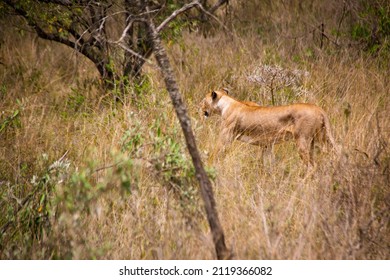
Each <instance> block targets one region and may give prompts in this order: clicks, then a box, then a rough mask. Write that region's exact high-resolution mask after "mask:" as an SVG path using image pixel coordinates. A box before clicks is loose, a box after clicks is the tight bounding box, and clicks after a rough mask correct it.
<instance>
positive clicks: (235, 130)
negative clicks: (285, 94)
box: [201, 90, 337, 165]
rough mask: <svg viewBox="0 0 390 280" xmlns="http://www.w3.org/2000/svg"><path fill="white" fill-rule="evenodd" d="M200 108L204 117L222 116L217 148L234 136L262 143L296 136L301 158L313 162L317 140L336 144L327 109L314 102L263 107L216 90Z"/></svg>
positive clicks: (246, 140)
mask: <svg viewBox="0 0 390 280" xmlns="http://www.w3.org/2000/svg"><path fill="white" fill-rule="evenodd" d="M201 110H202V113H203V114H204V116H205V117H210V116H212V115H213V114H217V115H220V116H221V117H222V124H221V132H220V135H219V145H218V146H219V147H218V149H220V148H221V146H222V147H226V145H227V144H229V143H231V142H232V141H233V140H235V139H237V140H240V141H243V142H246V143H249V144H253V145H262V146H267V145H269V144H273V143H279V142H282V141H289V140H292V139H294V140H295V142H296V144H297V147H298V151H299V155H300V157H301V158H302V160H303V161H304V162H305V163H306V164H307V165H309V164H311V165H313V154H314V142H315V141H319V140H320V141H321V142H323V141H324V140H325V139H326V140H327V141H328V142H330V144H331V145H332V146H333V147H334V148H336V144H335V141H334V139H333V136H332V133H331V129H330V123H329V119H328V117H327V115H326V113H325V111H324V110H323V109H321V108H320V107H318V106H316V105H313V104H306V103H305V104H304V103H299V104H292V105H286V106H274V107H262V106H260V105H258V104H256V103H254V102H250V101H238V100H236V99H234V98H233V97H231V96H229V95H228V94H227V91H226V90H216V91H212V92H211V93H208V94H207V95H206V96H205V98H204V99H203V101H202V102H201ZM336 150H337V148H336Z"/></svg>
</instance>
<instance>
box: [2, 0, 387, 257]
mask: <svg viewBox="0 0 390 280" xmlns="http://www.w3.org/2000/svg"><path fill="white" fill-rule="evenodd" d="M298 2H299V1H298ZM315 2H316V3H317V2H320V1H315ZM336 2H337V1H334V2H331V3H330V4H329V5H314V6H310V5H309V6H307V5H306V4H302V5H301V4H299V3H295V2H294V3H293V4H292V5H289V6H286V7H284V6H283V4H282V3H278V4H272V3H266V4H264V6H261V5H260V6H259V4H255V3H256V1H248V5H252V6H254V7H252V8H250V9H248V7H244V6H242V5H241V4H235V5H233V6H231V7H230V8H229V9H230V10H228V11H227V12H229V13H227V14H226V15H221V16H222V17H223V18H225V19H226V21H227V23H226V24H227V25H228V26H230V27H231V28H232V30H233V32H235V34H236V35H235V37H234V38H231V37H230V35H226V34H224V33H223V32H222V31H221V32H215V34H213V35H212V36H208V37H203V36H201V35H199V34H196V33H187V32H185V33H184V34H183V37H182V38H181V39H180V40H179V42H178V43H176V44H172V45H171V44H167V49H168V51H169V53H170V55H171V60H172V62H173V64H174V65H175V73H176V76H177V78H178V81H179V84H180V89H181V92H182V94H183V95H184V97H185V100H186V102H187V105H188V108H189V111H190V115H191V119H192V125H193V128H194V131H195V134H196V137H197V140H198V145H199V148H200V150H201V152H202V155H203V159H204V162H205V163H206V166H207V168H208V172H209V173H210V176H211V177H212V178H213V180H214V181H213V182H214V190H215V196H216V201H217V205H218V211H219V215H220V219H221V223H222V225H223V228H224V230H225V234H226V240H227V245H228V246H229V248H231V249H232V251H233V252H234V255H235V257H236V258H239V259H388V258H389V257H390V254H389V252H390V250H389V246H390V228H389V213H390V211H389V210H390V209H389V208H390V187H389V186H390V152H389V146H388V145H389V139H390V118H389V113H388V112H389V110H390V86H389V84H390V75H389V74H390V73H389V68H388V61H387V62H386V61H384V58H383V56H374V55H369V54H367V53H364V52H360V51H357V50H356V49H353V48H348V47H336V46H334V45H333V43H331V42H329V41H327V40H325V41H324V42H323V44H324V46H322V48H320V44H319V41H318V40H319V39H318V37H316V36H317V35H318V34H317V35H316V34H315V35H314V36H313V34H312V33H308V34H307V33H305V32H306V31H307V30H309V29H311V27H310V26H312V25H315V24H317V23H318V20H319V18H318V16H319V15H321V18H320V19H323V20H324V21H326V22H327V24H328V25H327V28H329V29H330V28H331V27H332V26H334V27H335V28H337V26H338V20H337V19H338V18H339V17H337V16H339V15H340V13H341V10H340V8H339V7H338V6H337V5H336ZM305 3H306V2H305ZM260 8H261V9H260ZM267 9H268V10H267ZM224 12H225V11H224ZM332 14H333V15H335V17H334V19H331V17H330V15H332ZM261 20H264V22H261ZM243 21H249V23H245V22H244V23H243ZM1 24H2V25H4V26H6V25H7V24H8V25H7V26H9V31H4V30H3V31H2V44H1V47H0V57H1V62H2V65H0V69H1V70H0V81H1V92H0V94H1V96H0V98H1V103H0V111H1V118H0V120H1V122H0V124H1V125H3V126H4V129H3V130H2V131H1V132H0V133H1V134H0V187H1V189H0V194H1V201H0V210H1V218H0V228H2V229H5V230H4V232H2V235H1V237H0V248H1V250H0V252H1V253H0V258H2V259H20V258H21V259H26V258H27V259H30V258H32V259H57V258H59V259H67V258H72V259H95V258H96V259H213V258H215V256H214V249H213V248H214V247H213V243H212V238H211V235H210V232H209V228H208V224H207V221H206V219H205V216H204V211H203V205H202V201H201V200H200V199H199V198H198V196H199V195H198V192H197V183H196V180H195V178H194V175H193V170H192V167H191V164H190V159H189V156H188V155H187V153H186V151H185V148H184V144H183V139H182V136H181V132H180V128H179V126H178V123H177V121H176V117H175V114H174V111H173V108H172V106H171V104H170V101H169V97H168V95H167V93H166V91H165V90H164V87H163V82H162V81H161V77H160V75H159V73H158V71H157V70H156V69H155V68H153V67H151V66H147V68H145V69H144V70H145V76H144V79H143V81H142V82H141V83H140V84H139V85H137V86H135V87H129V88H128V89H127V92H126V93H125V94H123V93H119V92H107V93H104V92H102V91H101V90H100V87H99V86H100V85H99V78H98V76H97V71H96V70H95V69H94V67H93V65H92V64H91V63H89V62H88V61H85V60H84V59H83V58H82V57H79V56H76V55H75V53H74V52H72V50H69V49H67V48H64V47H62V46H60V45H58V44H55V43H51V42H46V41H42V40H40V39H37V38H36V36H35V35H33V34H30V33H23V34H22V33H17V32H14V30H15V29H13V27H12V24H9V23H6V22H5V21H3V22H2V23H1ZM328 26H329V27H328ZM266 27H268V28H269V29H268V30H267V29H266ZM298 33H299V35H300V36H301V35H302V34H303V35H302V36H301V37H299V38H295V39H291V38H290V37H291V36H292V34H298ZM314 33H315V32H314ZM290 35H291V36H290ZM292 37H293V36H292ZM340 40H341V39H340ZM385 57H386V56H385ZM387 58H388V56H387ZM263 64H268V65H280V66H281V67H283V68H286V69H300V70H304V71H308V72H309V77H308V78H307V79H306V80H305V82H304V84H303V85H302V87H303V89H304V90H305V94H304V95H295V94H294V92H293V93H292V94H291V92H289V91H286V90H280V91H278V92H277V94H279V95H280V96H282V95H286V94H288V93H290V94H291V96H290V97H289V98H290V99H289V101H290V102H312V103H316V104H318V105H320V106H322V107H323V108H324V109H325V111H326V112H327V113H328V115H329V116H330V119H331V123H332V128H333V131H334V135H335V138H336V140H337V142H338V143H339V144H340V145H342V147H343V156H342V157H340V158H339V157H337V156H336V155H335V154H333V153H332V152H330V151H329V152H325V153H324V152H317V153H316V156H315V160H316V167H315V168H314V170H312V172H311V173H310V174H309V175H308V176H306V169H305V166H304V165H303V164H302V162H301V161H300V159H299V156H298V153H297V152H296V149H295V147H294V144H293V143H285V144H281V145H278V146H275V147H274V154H275V159H274V161H273V162H271V163H269V162H268V163H263V161H262V157H261V150H260V149H259V148H258V147H253V146H248V145H245V144H241V143H234V144H233V145H232V146H231V147H230V148H229V151H228V152H227V154H226V155H224V156H223V157H214V156H213V151H214V146H215V144H216V141H217V137H218V132H219V119H218V118H217V117H215V118H211V119H209V120H207V121H205V120H203V119H202V117H201V116H200V115H199V111H198V109H199V108H198V104H199V102H200V100H201V99H202V98H203V96H204V95H205V94H206V93H207V92H208V91H210V90H211V89H216V88H220V87H229V88H230V89H231V92H232V93H231V94H232V95H234V96H235V97H237V98H240V99H245V100H252V101H257V102H261V103H263V104H265V105H269V104H270V95H269V91H267V89H266V88H263V87H260V86H258V85H256V84H253V83H250V82H249V81H248V80H247V76H248V74H249V73H250V71H251V70H253V69H254V68H255V67H257V66H259V65H263ZM280 100H286V99H280ZM13 116H14V117H13ZM6 121H7V123H6ZM53 164H54V165H53ZM25 198H27V200H26V201H24V199H25ZM23 202H25V203H23ZM5 226H6V227H5Z"/></svg>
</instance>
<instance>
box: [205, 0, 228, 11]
mask: <svg viewBox="0 0 390 280" xmlns="http://www.w3.org/2000/svg"><path fill="white" fill-rule="evenodd" d="M228 2H229V0H219V1H218V2H217V3H215V4H214V6H212V7H211V8H210V9H209V10H208V13H210V14H214V12H215V11H216V10H218V9H219V7H221V6H222V5H223V4H225V3H226V4H227V3H228Z"/></svg>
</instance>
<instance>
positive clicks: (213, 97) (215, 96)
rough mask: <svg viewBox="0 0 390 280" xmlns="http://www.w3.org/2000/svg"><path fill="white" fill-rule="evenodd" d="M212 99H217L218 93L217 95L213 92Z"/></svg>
mask: <svg viewBox="0 0 390 280" xmlns="http://www.w3.org/2000/svg"><path fill="white" fill-rule="evenodd" d="M211 98H212V99H213V100H215V98H217V93H216V92H215V91H213V92H212V93H211Z"/></svg>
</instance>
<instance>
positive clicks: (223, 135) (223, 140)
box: [215, 129, 234, 156]
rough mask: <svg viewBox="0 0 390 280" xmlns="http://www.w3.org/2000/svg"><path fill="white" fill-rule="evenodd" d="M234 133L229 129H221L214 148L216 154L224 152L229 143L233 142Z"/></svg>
mask: <svg viewBox="0 0 390 280" xmlns="http://www.w3.org/2000/svg"><path fill="white" fill-rule="evenodd" d="M233 139H234V135H233V133H232V131H231V130H230V129H222V130H221V132H220V133H219V138H218V142H217V146H216V150H215V154H216V155H217V156H219V155H222V154H225V152H226V150H227V148H228V147H229V145H230V144H231V143H232V142H233Z"/></svg>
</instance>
